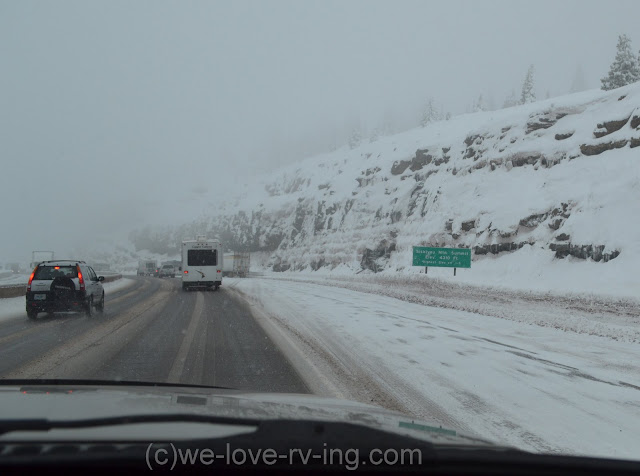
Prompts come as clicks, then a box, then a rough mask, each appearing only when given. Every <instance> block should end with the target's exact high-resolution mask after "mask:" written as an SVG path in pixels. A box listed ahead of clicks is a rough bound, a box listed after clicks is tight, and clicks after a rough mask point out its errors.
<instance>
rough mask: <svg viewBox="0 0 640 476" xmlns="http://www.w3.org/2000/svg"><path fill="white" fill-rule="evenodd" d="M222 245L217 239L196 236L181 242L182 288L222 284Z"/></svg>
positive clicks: (215, 287)
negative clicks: (193, 238)
mask: <svg viewBox="0 0 640 476" xmlns="http://www.w3.org/2000/svg"><path fill="white" fill-rule="evenodd" d="M223 260H224V258H223V256H222V245H221V244H220V242H219V241H218V240H209V239H207V238H206V237H205V236H198V237H197V238H196V239H195V240H185V241H183V242H182V266H181V271H182V289H183V290H187V289H188V288H191V287H205V288H211V287H213V288H214V289H216V290H217V289H218V288H219V287H220V286H222V263H223Z"/></svg>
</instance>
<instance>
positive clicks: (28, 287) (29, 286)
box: [27, 268, 37, 291]
mask: <svg viewBox="0 0 640 476" xmlns="http://www.w3.org/2000/svg"><path fill="white" fill-rule="evenodd" d="M36 269H37V268H36ZM35 274H36V270H35V269H34V270H33V272H32V273H31V276H29V283H28V284H27V291H31V281H33V277H34V276H35Z"/></svg>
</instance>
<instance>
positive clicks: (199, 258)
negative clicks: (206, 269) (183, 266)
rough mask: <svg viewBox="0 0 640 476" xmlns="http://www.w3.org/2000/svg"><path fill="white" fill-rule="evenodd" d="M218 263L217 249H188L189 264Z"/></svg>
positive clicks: (210, 264)
mask: <svg viewBox="0 0 640 476" xmlns="http://www.w3.org/2000/svg"><path fill="white" fill-rule="evenodd" d="M217 264H218V252H217V250H189V251H187V266H215V265H217Z"/></svg>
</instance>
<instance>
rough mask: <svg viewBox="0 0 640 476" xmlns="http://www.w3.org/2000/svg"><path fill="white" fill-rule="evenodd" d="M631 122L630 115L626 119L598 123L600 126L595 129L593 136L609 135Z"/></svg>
mask: <svg viewBox="0 0 640 476" xmlns="http://www.w3.org/2000/svg"><path fill="white" fill-rule="evenodd" d="M627 122H629V117H627V118H626V119H620V120H619V121H607V122H603V123H602V124H598V128H597V129H596V130H595V131H593V136H594V137H595V138H596V139H598V138H600V137H604V136H608V135H609V134H612V133H614V132H616V131H619V130H620V129H622V128H623V127H624V125H625V124H626V123H627Z"/></svg>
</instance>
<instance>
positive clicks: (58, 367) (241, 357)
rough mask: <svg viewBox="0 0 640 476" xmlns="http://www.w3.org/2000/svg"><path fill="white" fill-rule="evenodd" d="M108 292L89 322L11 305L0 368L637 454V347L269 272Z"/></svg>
mask: <svg viewBox="0 0 640 476" xmlns="http://www.w3.org/2000/svg"><path fill="white" fill-rule="evenodd" d="M107 286H108V287H107V301H106V312H105V315H104V316H94V317H92V318H87V317H85V316H84V315H80V314H62V315H55V316H53V317H48V316H46V315H42V316H41V317H40V318H38V320H37V321H35V322H31V321H29V320H28V319H27V318H26V315H24V314H22V313H21V312H17V308H18V307H19V305H20V302H19V300H20V298H13V299H5V300H0V315H1V316H0V317H2V319H0V374H1V375H2V376H3V377H4V378H76V379H77V378H91V379H109V380H114V379H117V380H138V381H160V382H164V381H169V382H181V383H191V384H204V385H215V386H223V387H233V388H238V389H240V390H248V391H265V392H293V393H314V394H318V395H323V396H333V397H338V398H347V399H351V400H357V401H361V402H365V403H372V404H376V405H380V406H383V407H386V408H389V409H392V410H398V411H401V412H403V413H407V414H410V415H413V416H415V417H417V418H421V419H423V420H426V421H430V422H433V423H435V424H438V425H442V426H443V427H446V428H451V429H455V430H457V431H460V432H464V433H471V434H476V435H478V436H482V437H485V438H487V439H490V440H493V441H496V442H499V443H507V444H510V445H516V446H518V447H520V448H523V449H526V450H533V451H541V452H552V453H556V452H563V453H574V454H589V455H615V456H617V457H621V458H633V457H635V456H637V455H638V454H639V453H640V447H638V442H639V441H640V425H639V423H640V417H638V415H640V359H638V358H637V355H638V343H637V342H630V341H621V340H617V339H615V338H611V337H603V336H598V335H590V334H588V333H578V332H572V331H567V330H565V329H559V328H557V327H553V326H546V325H537V324H536V323H527V322H518V321H517V320H511V319H508V318H500V317H496V316H489V315H484V314H482V313H481V312H467V311H461V310H456V309H445V308H443V307H435V306H427V305H424V304H414V303H409V302H405V301H402V300H400V299H394V298H392V297H388V296H381V295H376V294H373V293H371V292H369V293H364V292H358V291H355V290H353V289H344V288H341V287H327V286H322V285H320V284H318V283H312V282H296V281H293V280H281V279H273V278H268V277H264V278H253V279H226V280H225V281H224V285H223V287H222V288H221V290H220V291H218V292H206V291H193V292H183V291H182V290H181V289H180V280H179V279H156V278H130V279H129V278H127V279H123V280H122V283H120V284H118V285H116V283H109V284H108V285H107ZM12 303H13V304H12ZM12 306H13V307H12ZM502 307H503V309H504V312H506V313H508V312H509V309H510V308H509V302H508V301H505V302H504V303H503V304H502ZM547 309H548V313H549V314H554V313H556V314H557V313H561V314H562V313H563V314H567V313H571V312H572V311H567V310H566V309H564V310H562V311H561V310H560V308H559V307H554V303H553V302H551V303H548V305H547ZM521 311H522V309H521V307H518V306H514V307H513V312H521ZM578 314H579V313H578V311H576V315H575V316H574V318H575V319H578V318H580V316H579V315H578ZM631 324H633V323H631ZM631 324H630V325H631ZM577 435H579V438H578V436H577Z"/></svg>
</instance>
